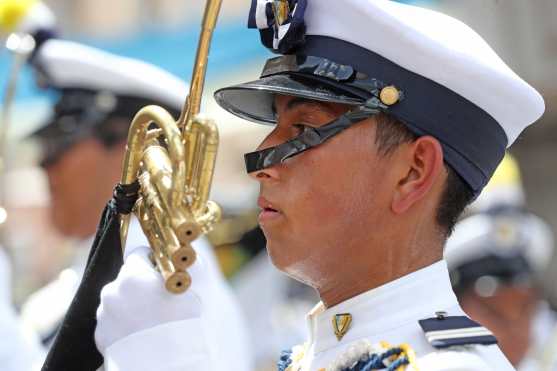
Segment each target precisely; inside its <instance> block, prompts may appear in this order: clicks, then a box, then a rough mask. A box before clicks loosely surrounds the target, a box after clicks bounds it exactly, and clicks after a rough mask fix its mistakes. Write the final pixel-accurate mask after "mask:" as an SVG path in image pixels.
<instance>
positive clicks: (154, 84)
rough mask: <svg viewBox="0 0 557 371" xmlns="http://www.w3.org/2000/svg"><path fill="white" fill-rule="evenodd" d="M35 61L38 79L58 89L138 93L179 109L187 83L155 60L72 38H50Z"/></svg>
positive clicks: (124, 94) (47, 85)
mask: <svg viewBox="0 0 557 371" xmlns="http://www.w3.org/2000/svg"><path fill="white" fill-rule="evenodd" d="M34 64H35V66H36V67H37V71H38V73H39V74H40V78H39V83H40V84H41V85H43V86H45V87H48V88H54V89H59V90H86V91H95V92H106V93H112V94H114V95H116V96H124V97H137V98H142V99H145V100H152V101H153V102H158V103H159V104H165V105H167V106H169V108H172V109H175V110H179V109H180V108H181V106H182V105H183V103H184V100H185V98H186V95H187V89H188V87H187V85H186V83H184V81H182V80H180V79H179V78H177V77H176V76H174V75H172V74H170V73H169V72H166V71H164V70H162V69H161V68H159V67H156V66H154V65H152V64H149V63H146V62H142V61H139V60H136V59H131V58H126V57H122V56H118V55H115V54H112V53H108V52H105V51H102V50H100V49H96V48H93V47H89V46H86V45H83V44H79V43H76V42H71V41H64V40H58V39H51V40H48V41H47V42H46V43H45V44H44V45H43V47H42V48H41V49H40V50H39V51H38V52H37V55H36V56H35V59H34Z"/></svg>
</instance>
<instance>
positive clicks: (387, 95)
mask: <svg viewBox="0 0 557 371" xmlns="http://www.w3.org/2000/svg"><path fill="white" fill-rule="evenodd" d="M379 98H380V99H381V102H383V104H386V105H387V106H392V105H393V104H395V103H396V102H398V100H399V99H400V93H399V91H398V89H397V88H395V87H394V86H392V85H391V86H386V87H384V88H383V89H381V93H379Z"/></svg>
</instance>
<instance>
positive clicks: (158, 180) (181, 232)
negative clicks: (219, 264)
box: [120, 0, 222, 293]
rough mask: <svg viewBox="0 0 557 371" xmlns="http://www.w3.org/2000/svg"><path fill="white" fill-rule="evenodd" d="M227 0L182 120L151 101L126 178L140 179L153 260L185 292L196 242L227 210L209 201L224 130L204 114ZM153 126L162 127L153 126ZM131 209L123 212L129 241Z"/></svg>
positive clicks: (213, 3) (211, 9)
mask: <svg viewBox="0 0 557 371" xmlns="http://www.w3.org/2000/svg"><path fill="white" fill-rule="evenodd" d="M221 4H222V0H208V1H207V4H206V8H205V14H204V17H203V22H202V29H201V36H200V39H199V45H198V49H197V54H196V60H195V63H194V69H193V76H192V79H191V85H190V92H189V95H188V97H187V99H186V101H185V103H184V107H183V109H182V112H181V114H180V117H179V119H178V120H177V121H176V122H175V121H174V119H173V118H172V116H171V115H170V114H169V113H168V112H167V111H166V110H164V109H163V108H161V107H158V106H148V107H144V108H143V109H141V110H140V111H139V112H138V113H137V114H136V115H135V117H134V119H133V121H132V123H131V126H130V130H129V134H128V143H127V146H126V154H125V157H124V166H123V171H122V180H121V183H122V184H123V185H131V184H133V183H134V182H136V181H138V182H139V184H140V188H139V198H138V200H137V202H136V204H135V206H134V209H133V212H134V214H135V215H136V216H137V218H138V220H139V223H140V225H141V228H142V230H143V233H144V234H145V235H146V236H147V240H148V241H149V245H150V247H151V249H152V260H153V261H154V263H155V264H156V266H157V268H158V270H159V271H160V272H161V274H162V277H163V279H164V282H165V287H166V288H167V290H169V291H170V292H173V293H180V292H184V291H185V290H187V289H188V287H189V286H190V284H191V277H190V276H189V274H188V273H187V272H186V270H187V269H188V268H189V267H190V266H191V265H192V264H193V263H194V262H195V260H196V253H195V250H194V249H193V248H192V246H191V242H192V241H193V240H194V239H196V238H197V237H198V236H199V235H200V234H202V233H207V232H208V231H209V230H210V229H211V227H212V225H213V224H214V223H216V222H217V221H218V220H219V219H220V217H221V210H220V207H219V206H218V205H217V204H216V203H214V202H212V201H209V194H210V189H211V182H212V179H213V173H214V167H215V160H216V155H217V148H218V143H219V134H218V129H217V125H216V123H215V122H214V121H213V120H210V119H208V118H206V117H203V116H201V115H199V110H200V107H201V98H202V96H203V86H204V83H205V74H206V70H207V61H208V55H209V48H210V44H211V38H212V34H213V30H214V28H215V25H216V22H217V18H218V14H219V11H220V7H221ZM152 125H154V126H156V128H154V129H149V128H150V127H152ZM129 220H130V216H129V215H122V219H121V228H120V234H121V239H122V248H125V242H126V237H127V231H128V225H129Z"/></svg>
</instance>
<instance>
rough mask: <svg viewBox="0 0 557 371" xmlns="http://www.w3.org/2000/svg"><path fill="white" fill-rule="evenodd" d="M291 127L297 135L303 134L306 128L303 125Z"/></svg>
mask: <svg viewBox="0 0 557 371" xmlns="http://www.w3.org/2000/svg"><path fill="white" fill-rule="evenodd" d="M292 127H293V128H295V129H296V134H297V135H299V134H301V133H303V132H304V130H305V129H306V128H307V127H308V126H307V125H305V124H294V125H292Z"/></svg>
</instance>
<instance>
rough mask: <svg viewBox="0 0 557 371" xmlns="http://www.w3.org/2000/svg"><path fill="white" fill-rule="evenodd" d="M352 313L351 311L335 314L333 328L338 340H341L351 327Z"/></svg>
mask: <svg viewBox="0 0 557 371" xmlns="http://www.w3.org/2000/svg"><path fill="white" fill-rule="evenodd" d="M351 323H352V315H351V314H350V313H340V314H335V315H334V316H333V330H334V331H335V335H336V337H337V340H338V341H340V340H342V338H343V337H344V335H346V333H347V332H348V330H349V329H350V324H351Z"/></svg>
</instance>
